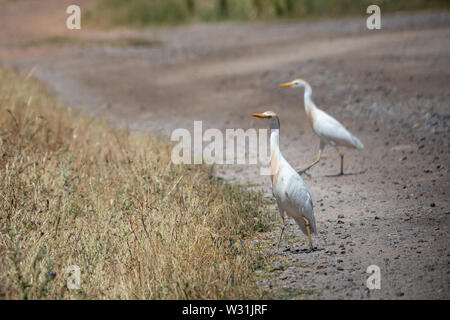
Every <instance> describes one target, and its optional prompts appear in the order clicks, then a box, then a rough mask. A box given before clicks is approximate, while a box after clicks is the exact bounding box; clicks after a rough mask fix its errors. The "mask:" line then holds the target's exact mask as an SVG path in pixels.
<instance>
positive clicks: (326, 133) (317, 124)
mask: <svg viewBox="0 0 450 320" xmlns="http://www.w3.org/2000/svg"><path fill="white" fill-rule="evenodd" d="M280 87H292V88H301V87H303V88H305V95H304V103H305V111H306V115H307V116H308V121H309V124H310V125H311V127H312V129H313V131H314V132H315V133H316V134H317V135H318V136H319V138H320V146H319V154H318V155H317V158H316V160H315V161H314V162H313V163H311V164H310V165H309V166H307V167H306V168H305V169H303V170H301V171H299V173H303V172H305V171H306V170H308V169H310V168H311V167H312V166H314V165H315V164H317V163H318V162H319V161H320V156H321V155H322V152H323V149H324V148H325V145H326V144H330V145H332V146H333V147H335V148H336V150H337V152H338V154H339V156H340V157H341V172H340V174H341V175H342V174H344V154H343V153H342V151H341V150H340V149H339V147H341V146H342V147H350V148H356V149H364V145H363V144H362V143H361V141H359V139H358V138H357V137H355V136H354V135H352V134H351V133H350V132H349V131H348V130H347V129H345V127H344V126H343V125H342V124H341V123H340V122H339V121H337V120H336V119H334V118H333V117H332V116H330V115H329V114H328V113H326V112H325V111H323V110H320V109H319V108H317V106H316V104H315V103H314V101H313V100H312V97H311V94H312V90H311V86H310V85H309V83H308V82H306V81H305V80H303V79H296V80H294V81H292V82H288V83H282V84H280Z"/></svg>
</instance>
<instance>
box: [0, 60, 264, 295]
mask: <svg viewBox="0 0 450 320" xmlns="http://www.w3.org/2000/svg"><path fill="white" fill-rule="evenodd" d="M170 151H171V145H170V144H169V143H168V142H167V141H165V140H163V139H161V138H155V137H150V136H148V135H145V134H137V133H130V132H127V131H124V130H119V129H116V128H113V127H111V126H109V125H108V124H107V123H104V122H101V121H100V120H95V119H91V118H89V117H87V116H83V115H80V114H78V113H76V112H74V111H73V110H72V109H69V108H67V107H65V106H62V105H60V104H59V103H58V102H57V101H56V99H55V98H53V97H50V96H48V95H47V94H46V93H45V90H44V89H43V87H42V86H41V85H40V84H39V83H38V82H37V81H36V80H34V79H32V78H29V77H24V76H22V75H20V74H18V73H16V72H13V71H11V70H6V69H3V68H0V298H2V299H69V298H75V299H219V298H226V299H235V298H259V297H261V292H260V290H258V289H257V288H256V286H255V281H254V276H253V275H254V272H253V271H254V269H255V268H256V267H258V265H260V264H261V263H263V262H264V261H263V260H262V258H261V257H262V255H261V254H260V253H259V252H257V250H255V248H252V247H250V244H249V242H250V241H248V240H249V239H251V238H252V237H256V236H257V235H258V232H261V231H265V230H266V229H267V226H268V221H269V219H268V217H267V216H265V215H262V214H260V213H258V212H259V211H260V203H261V196H260V194H256V193H251V192H247V191H245V190H243V189H242V188H240V187H238V186H230V185H226V184H220V183H218V182H217V181H216V180H215V179H214V178H212V177H211V174H210V171H209V170H210V169H209V168H207V167H204V166H181V165H174V164H172V162H171V160H170ZM72 265H75V266H78V267H79V268H80V271H81V286H80V289H79V290H73V289H72V290H69V289H68V287H67V285H66V284H67V280H68V278H69V273H68V269H69V267H70V266H72Z"/></svg>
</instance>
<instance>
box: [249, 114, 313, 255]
mask: <svg viewBox="0 0 450 320" xmlns="http://www.w3.org/2000/svg"><path fill="white" fill-rule="evenodd" d="M253 116H254V117H257V118H262V119H266V120H267V121H268V122H269V125H270V177H271V180H272V192H273V195H274V197H275V199H276V200H277V204H278V211H279V212H280V215H281V219H282V221H283V226H282V228H281V233H280V237H279V239H278V244H277V246H279V245H280V242H281V238H282V236H283V232H284V227H285V226H284V217H285V215H286V214H287V215H288V216H290V217H292V218H293V219H294V220H295V222H297V224H298V225H299V227H300V229H301V230H302V231H303V233H304V234H306V235H307V236H308V241H309V246H310V249H313V246H312V241H311V234H312V233H314V234H317V232H316V221H315V219H314V210H313V204H312V201H311V196H310V194H309V191H308V189H307V188H306V186H305V184H304V183H303V180H302V178H301V177H300V176H299V175H298V174H297V172H296V171H295V170H294V168H292V167H291V165H290V164H289V163H288V162H287V161H286V159H285V158H284V157H283V155H282V154H281V151H280V120H279V119H278V116H277V115H276V114H275V112H273V111H266V112H264V113H254V114H253Z"/></svg>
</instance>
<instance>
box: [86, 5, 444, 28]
mask: <svg viewBox="0 0 450 320" xmlns="http://www.w3.org/2000/svg"><path fill="white" fill-rule="evenodd" d="M371 4H377V5H379V6H380V7H381V9H382V12H383V13H387V12H394V11H402V10H420V9H432V8H449V7H450V3H449V1H448V0H428V1H427V0H99V2H98V4H97V6H96V7H95V9H94V10H92V11H90V12H88V18H89V20H90V22H91V23H92V24H94V25H100V26H117V25H125V26H134V27H143V26H151V25H160V24H179V23H188V22H198V21H220V20H241V21H247V20H257V19H279V18H291V19H304V18H317V17H336V16H346V15H365V14H366V9H367V7H368V6H369V5H371Z"/></svg>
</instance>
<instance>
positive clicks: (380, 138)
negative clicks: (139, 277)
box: [0, 0, 450, 299]
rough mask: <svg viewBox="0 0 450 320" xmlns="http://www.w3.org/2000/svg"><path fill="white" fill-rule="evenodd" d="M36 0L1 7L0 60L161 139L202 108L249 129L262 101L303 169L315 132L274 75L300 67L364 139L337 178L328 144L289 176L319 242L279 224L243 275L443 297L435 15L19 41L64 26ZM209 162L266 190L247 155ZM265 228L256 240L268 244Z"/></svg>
mask: <svg viewBox="0 0 450 320" xmlns="http://www.w3.org/2000/svg"><path fill="white" fill-rule="evenodd" d="M39 3H40V6H39V10H38V9H37V8H34V9H36V10H34V11H33V5H35V4H33V1H24V2H23V3H22V4H21V5H20V11H19V10H18V9H17V8H18V7H14V4H7V6H8V8H7V9H8V10H1V8H0V30H2V33H3V36H2V37H1V38H0V59H1V60H0V62H3V63H7V64H10V65H14V66H16V67H18V68H20V69H22V70H24V71H28V70H30V69H31V68H33V67H36V68H35V73H34V74H35V75H36V76H37V77H39V78H40V79H42V80H43V81H45V82H46V83H48V84H49V87H50V88H52V90H54V91H55V93H57V94H58V95H59V96H60V97H61V99H63V100H64V101H65V102H67V103H69V104H70V105H73V106H75V107H78V108H82V109H85V110H87V111H89V112H91V113H92V114H94V115H100V116H106V117H109V118H110V119H112V120H113V121H115V122H116V123H117V124H119V125H121V126H127V127H129V128H131V129H134V130H145V131H150V132H153V133H157V134H165V135H168V134H170V133H171V132H172V131H173V130H174V129H175V128H180V127H181V128H188V129H192V127H193V121H194V120H203V130H206V129H207V128H220V129H226V128H244V129H248V128H264V123H262V122H261V121H258V120H257V119H253V118H251V117H250V114H251V113H253V112H261V111H265V110H266V109H269V108H270V109H273V110H274V111H276V112H277V113H278V114H279V116H280V120H281V147H282V151H283V153H284V155H285V157H286V158H287V159H288V161H290V162H291V163H292V164H293V165H294V166H304V165H306V164H308V163H310V162H311V161H312V160H313V159H314V158H315V156H316V153H317V152H318V147H319V146H318V145H319V141H318V138H317V137H316V136H314V134H313V132H312V130H311V128H310V127H309V125H308V123H307V120H306V117H305V113H304V110H303V102H302V101H303V99H302V97H303V92H302V91H301V90H294V89H282V88H279V87H278V84H279V83H281V82H286V81H289V80H292V79H294V78H296V77H303V78H305V79H307V80H308V81H309V82H310V83H311V85H312V87H313V98H314V100H315V102H316V103H317V104H318V105H319V106H322V108H323V109H324V110H326V111H327V112H329V113H330V114H332V115H333V116H335V117H336V118H338V119H339V120H340V121H341V122H342V123H343V124H345V125H346V126H347V128H348V129H349V130H350V131H351V132H353V133H354V134H355V135H357V136H358V137H359V138H360V139H361V141H362V142H363V143H364V144H365V146H366V149H365V150H363V151H355V150H346V152H345V155H346V156H345V172H346V173H347V174H346V175H344V176H339V177H338V176H335V174H336V173H338V171H339V157H338V155H337V154H336V152H335V151H334V150H333V149H332V148H327V149H325V154H324V157H323V159H322V161H321V162H320V163H319V164H318V165H317V166H316V167H315V168H313V169H312V170H311V171H310V175H305V176H304V177H303V178H304V180H305V183H306V184H307V186H308V188H309V189H310V192H311V195H312V198H313V202H314V207H315V215H316V221H317V227H318V230H319V234H318V236H317V237H315V238H313V241H314V243H315V245H316V246H317V247H318V248H319V249H320V250H317V251H315V252H313V253H305V252H304V249H305V248H306V247H307V245H306V238H305V237H304V236H303V234H301V232H300V231H299V230H298V228H297V227H296V226H295V224H294V222H293V221H289V224H288V228H287V232H286V237H285V239H284V241H283V242H282V246H281V248H280V250H275V249H268V250H267V251H268V252H267V255H268V256H270V257H272V258H273V260H274V262H273V265H271V266H270V267H269V268H267V269H265V270H258V271H257V273H258V274H259V275H260V276H261V281H260V283H261V286H263V287H264V288H267V290H268V292H271V293H272V294H275V296H276V297H278V298H307V299H315V298H320V299H336V298H337V299H380V298H382V299H403V298H404V299H411V298H416V299H449V298H450V291H449V280H450V265H449V264H450V241H449V231H450V220H449V218H450V215H449V213H450V203H449V196H448V190H449V187H450V179H449V165H450V156H449V141H450V134H449V126H450V90H449V83H450V59H449V58H450V56H449V55H450V13H449V12H442V13H427V12H424V13H417V14H398V15H390V16H386V17H384V16H383V18H382V24H383V29H382V30H381V31H369V30H366V29H365V16H362V17H361V18H351V19H339V20H328V21H321V22H314V23H270V24H269V23H255V24H229V23H224V24H217V25H193V26H183V27H177V28H162V29H151V30H142V31H129V30H115V31H109V32H93V31H89V30H86V31H84V30H83V31H81V32H78V33H76V36H78V37H82V38H89V39H97V38H101V39H117V38H124V37H127V38H129V37H133V38H140V39H145V40H148V41H149V42H151V43H155V45H153V46H148V47H128V48H123V47H121V48H119V47H113V46H98V45H97V46H95V45H94V46H87V47H83V48H79V47H76V46H74V45H70V44H68V45H65V46H55V45H49V44H47V45H45V44H41V45H39V46H31V47H30V46H28V47H26V48H25V49H24V48H23V47H22V49H20V48H21V47H20V46H19V44H20V43H23V41H28V40H30V39H41V38H45V37H47V36H49V34H50V35H53V34H64V35H66V36H72V34H71V33H68V32H67V31H64V30H62V29H61V28H60V24H57V22H58V21H59V22H60V21H61V19H62V17H61V15H63V16H64V15H65V7H64V4H65V2H64V1H62V2H58V3H56V1H52V0H45V1H40V2H39ZM84 3H86V5H89V4H90V1H85V2H84ZM45 5H48V8H47V10H46V7H45ZM17 6H19V5H18V4H17ZM27 6H28V7H27ZM61 8H62V9H61ZM50 9H51V10H50ZM27 12H28V15H30V19H31V18H35V21H36V23H37V25H36V26H35V27H33V28H32V30H34V31H33V32H31V31H30V30H29V29H27V28H25V27H24V28H23V29H20V30H19V31H17V29H14V28H15V21H18V19H19V17H20V18H22V19H24V18H26V16H25V17H24V14H25V15H26V13H27ZM19 13H21V14H19ZM47 16H50V18H51V17H53V18H52V19H53V20H52V19H50V18H48V17H47ZM47 18H48V19H47ZM2 21H3V22H2ZM39 21H55V26H56V25H57V26H58V27H55V29H52V28H48V26H47V27H46V26H45V25H44V26H43V25H41V24H42V22H39ZM39 23H41V24H39ZM12 30H16V32H13V31H12ZM269 106H270V107H269ZM217 174H218V175H220V176H222V177H224V178H225V179H227V180H230V181H233V182H237V183H251V184H255V185H257V186H258V188H259V189H261V190H263V192H264V193H265V197H267V199H268V200H269V201H272V200H273V199H272V196H271V191H270V179H269V178H268V177H267V176H260V175H259V169H258V167H257V166H223V167H220V168H218V172H217ZM268 210H275V209H274V208H273V207H270V208H268ZM278 232H279V229H278V228H277V229H276V230H274V231H273V232H271V233H267V234H265V235H264V237H263V239H261V240H260V241H261V243H262V244H263V245H265V246H266V247H269V248H272V243H274V242H276V237H277V236H278ZM370 265H377V266H379V267H380V269H381V289H380V290H368V289H367V287H366V279H367V277H368V276H369V274H367V273H366V269H367V267H368V266H370Z"/></svg>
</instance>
